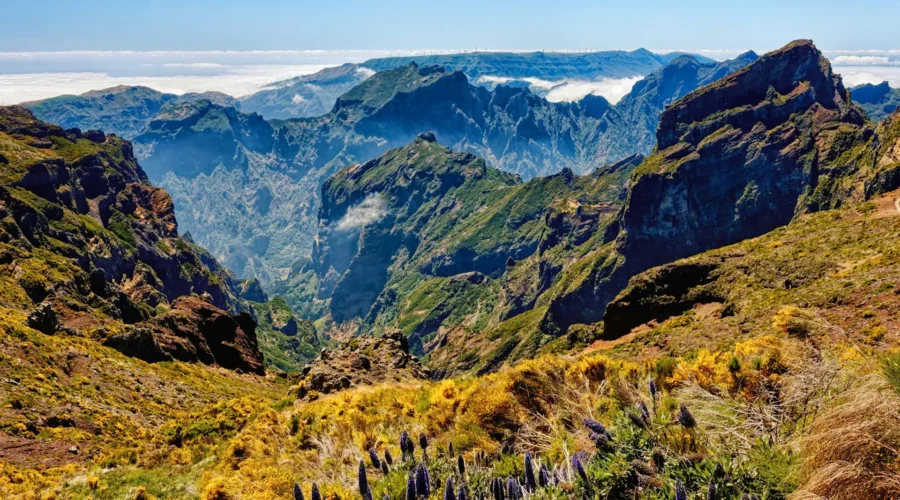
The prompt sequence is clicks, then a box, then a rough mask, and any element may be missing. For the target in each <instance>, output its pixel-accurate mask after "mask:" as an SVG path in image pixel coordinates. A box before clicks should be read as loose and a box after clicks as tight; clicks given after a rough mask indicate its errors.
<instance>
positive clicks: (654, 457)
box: [650, 450, 666, 472]
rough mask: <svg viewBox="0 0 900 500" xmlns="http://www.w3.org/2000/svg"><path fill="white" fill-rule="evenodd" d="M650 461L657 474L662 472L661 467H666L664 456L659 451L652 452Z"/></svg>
mask: <svg viewBox="0 0 900 500" xmlns="http://www.w3.org/2000/svg"><path fill="white" fill-rule="evenodd" d="M650 460H651V461H652V462H653V466H654V467H656V471H657V472H662V470H663V467H665V466H666V456H665V455H663V452H661V451H659V450H654V451H653V453H652V454H651V455H650Z"/></svg>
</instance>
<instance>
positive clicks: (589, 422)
mask: <svg viewBox="0 0 900 500" xmlns="http://www.w3.org/2000/svg"><path fill="white" fill-rule="evenodd" d="M584 426H585V427H587V428H588V429H590V430H592V431H594V432H595V433H597V434H606V427H604V426H603V424H601V423H600V422H597V421H596V420H594V419H593V418H586V419H584Z"/></svg>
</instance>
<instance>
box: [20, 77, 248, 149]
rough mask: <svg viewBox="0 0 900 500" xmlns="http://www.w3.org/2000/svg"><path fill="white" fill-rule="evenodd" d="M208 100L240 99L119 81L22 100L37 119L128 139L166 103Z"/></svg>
mask: <svg viewBox="0 0 900 500" xmlns="http://www.w3.org/2000/svg"><path fill="white" fill-rule="evenodd" d="M200 99H206V100H209V101H211V102H213V103H215V104H218V105H220V106H237V107H240V103H238V102H237V100H236V99H234V98H233V97H231V96H229V95H226V94H223V93H221V92H202V93H197V92H194V93H188V94H184V95H182V96H177V95H175V94H164V93H162V92H158V91H156V90H153V89H151V88H147V87H129V86H125V85H120V86H118V87H112V88H108V89H103V90H92V91H90V92H85V93H84V94H81V95H78V96H75V95H63V96H59V97H53V98H50V99H44V100H42V101H34V102H27V103H23V106H25V107H27V108H28V109H29V110H31V112H32V113H34V114H35V116H37V117H38V118H39V119H41V120H45V121H48V122H50V123H55V124H57V125H59V126H61V127H63V128H80V129H82V130H103V131H104V132H106V133H110V134H116V135H118V136H119V137H123V138H125V139H132V138H134V137H135V136H137V135H139V134H140V133H141V132H143V131H144V129H145V128H146V127H147V124H148V123H149V122H150V119H151V118H153V117H154V116H156V115H157V114H158V113H159V112H160V110H162V109H163V107H164V106H165V105H166V104H178V103H183V102H192V101H196V100H200Z"/></svg>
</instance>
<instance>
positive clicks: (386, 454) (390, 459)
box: [384, 450, 394, 465]
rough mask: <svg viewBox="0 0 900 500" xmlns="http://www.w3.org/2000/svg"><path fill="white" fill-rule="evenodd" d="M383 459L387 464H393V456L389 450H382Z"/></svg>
mask: <svg viewBox="0 0 900 500" xmlns="http://www.w3.org/2000/svg"><path fill="white" fill-rule="evenodd" d="M384 461H385V462H387V464H388V465H394V457H393V456H392V455H391V450H384Z"/></svg>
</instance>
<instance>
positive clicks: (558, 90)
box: [546, 76, 643, 104]
mask: <svg viewBox="0 0 900 500" xmlns="http://www.w3.org/2000/svg"><path fill="white" fill-rule="evenodd" d="M642 78H643V77H641V76H634V77H631V78H601V79H600V80H596V81H593V82H584V81H570V82H565V83H563V84H562V85H559V86H556V87H553V88H552V89H551V90H550V92H548V93H547V96H546V97H547V100H548V101H551V102H561V101H566V102H572V101H578V100H580V99H583V98H584V97H585V96H586V95H589V94H590V95H601V96H603V97H605V98H606V100H607V101H609V102H610V103H612V104H615V103H617V102H619V100H620V99H622V98H623V97H625V94H627V93H629V92H631V88H632V87H634V84H635V83H637V82H639V81H640V80H641V79H642Z"/></svg>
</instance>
